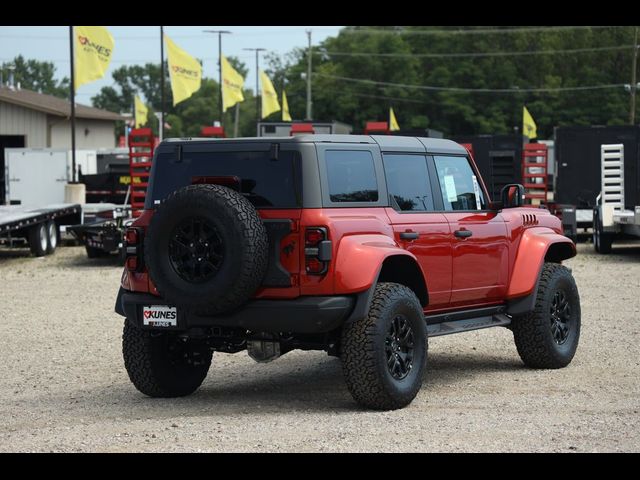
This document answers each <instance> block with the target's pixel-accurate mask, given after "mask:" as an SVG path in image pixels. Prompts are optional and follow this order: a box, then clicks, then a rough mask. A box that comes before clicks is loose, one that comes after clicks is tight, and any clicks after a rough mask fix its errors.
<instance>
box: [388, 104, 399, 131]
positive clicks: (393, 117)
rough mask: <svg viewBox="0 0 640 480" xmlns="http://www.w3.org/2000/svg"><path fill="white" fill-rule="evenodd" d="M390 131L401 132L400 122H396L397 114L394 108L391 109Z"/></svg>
mask: <svg viewBox="0 0 640 480" xmlns="http://www.w3.org/2000/svg"><path fill="white" fill-rule="evenodd" d="M389 130H390V131H392V132H397V131H398V130H400V125H398V120H396V114H395V113H393V108H389Z"/></svg>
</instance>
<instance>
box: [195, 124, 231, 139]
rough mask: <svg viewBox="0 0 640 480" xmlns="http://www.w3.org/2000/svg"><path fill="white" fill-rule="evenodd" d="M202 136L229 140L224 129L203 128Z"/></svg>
mask: <svg viewBox="0 0 640 480" xmlns="http://www.w3.org/2000/svg"><path fill="white" fill-rule="evenodd" d="M200 135H202V136H203V137H212V138H227V135H226V134H225V133H224V128H223V127H202V130H200Z"/></svg>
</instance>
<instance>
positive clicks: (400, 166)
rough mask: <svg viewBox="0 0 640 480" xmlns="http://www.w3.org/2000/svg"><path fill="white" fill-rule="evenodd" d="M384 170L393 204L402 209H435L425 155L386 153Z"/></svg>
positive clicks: (423, 210)
mask: <svg viewBox="0 0 640 480" xmlns="http://www.w3.org/2000/svg"><path fill="white" fill-rule="evenodd" d="M383 162H384V171H385V176H386V178H387V189H388V190H389V195H390V196H391V205H392V206H393V207H394V208H395V209H396V210H400V211H417V212H425V211H433V198H432V195H431V189H430V186H429V175H428V173H427V159H426V157H425V156H424V155H402V154H385V155H384V157H383Z"/></svg>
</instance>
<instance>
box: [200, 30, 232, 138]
mask: <svg viewBox="0 0 640 480" xmlns="http://www.w3.org/2000/svg"><path fill="white" fill-rule="evenodd" d="M203 32H204V33H217V34H218V82H220V98H219V99H218V113H219V114H220V125H223V123H222V115H223V113H224V112H223V111H222V35H225V34H231V33H232V32H230V31H229V30H203Z"/></svg>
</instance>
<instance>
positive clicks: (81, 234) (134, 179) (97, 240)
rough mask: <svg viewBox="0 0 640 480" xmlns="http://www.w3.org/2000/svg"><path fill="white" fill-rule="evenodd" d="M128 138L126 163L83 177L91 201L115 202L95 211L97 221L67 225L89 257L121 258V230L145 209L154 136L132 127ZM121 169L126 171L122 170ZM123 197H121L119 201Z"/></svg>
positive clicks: (122, 235) (147, 131)
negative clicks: (116, 256) (113, 256)
mask: <svg viewBox="0 0 640 480" xmlns="http://www.w3.org/2000/svg"><path fill="white" fill-rule="evenodd" d="M203 133H206V132H203ZM128 141H129V145H128V147H129V154H128V158H129V163H128V164H127V165H124V166H123V165H122V164H120V165H118V166H114V165H112V166H110V167H109V169H110V170H112V171H109V172H104V173H100V174H97V175H87V176H85V177H84V180H85V181H86V182H87V197H89V192H92V194H94V196H93V197H91V198H92V199H93V200H94V201H96V200H105V199H106V200H116V201H117V203H118V205H115V204H107V203H105V204H103V205H105V207H104V208H103V209H102V210H101V211H100V210H99V211H97V212H96V221H94V222H93V223H86V222H81V223H80V224H78V225H73V226H71V227H69V228H67V231H68V232H69V233H71V235H73V236H74V237H75V238H76V239H77V240H78V241H79V242H80V243H82V244H83V245H84V246H85V250H86V252H87V257H89V258H100V257H106V256H109V255H112V254H114V253H117V254H118V255H119V257H120V258H121V259H122V261H124V258H125V253H126V252H125V251H124V247H123V245H124V232H125V231H126V229H127V228H128V227H129V226H130V225H131V224H132V223H133V222H134V220H135V219H136V218H137V217H138V216H140V214H141V213H142V210H143V208H144V202H145V198H146V194H147V187H148V181H149V176H150V174H151V173H150V172H151V164H152V161H153V154H154V149H155V143H156V142H155V137H154V135H153V132H152V131H151V129H150V128H139V129H134V130H131V132H130V133H129V139H128ZM114 167H116V168H114ZM123 168H126V171H122V170H123ZM125 185H126V188H125ZM122 197H124V198H123V199H122V200H121V198H122ZM99 205H100V204H96V205H95V206H96V207H99Z"/></svg>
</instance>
